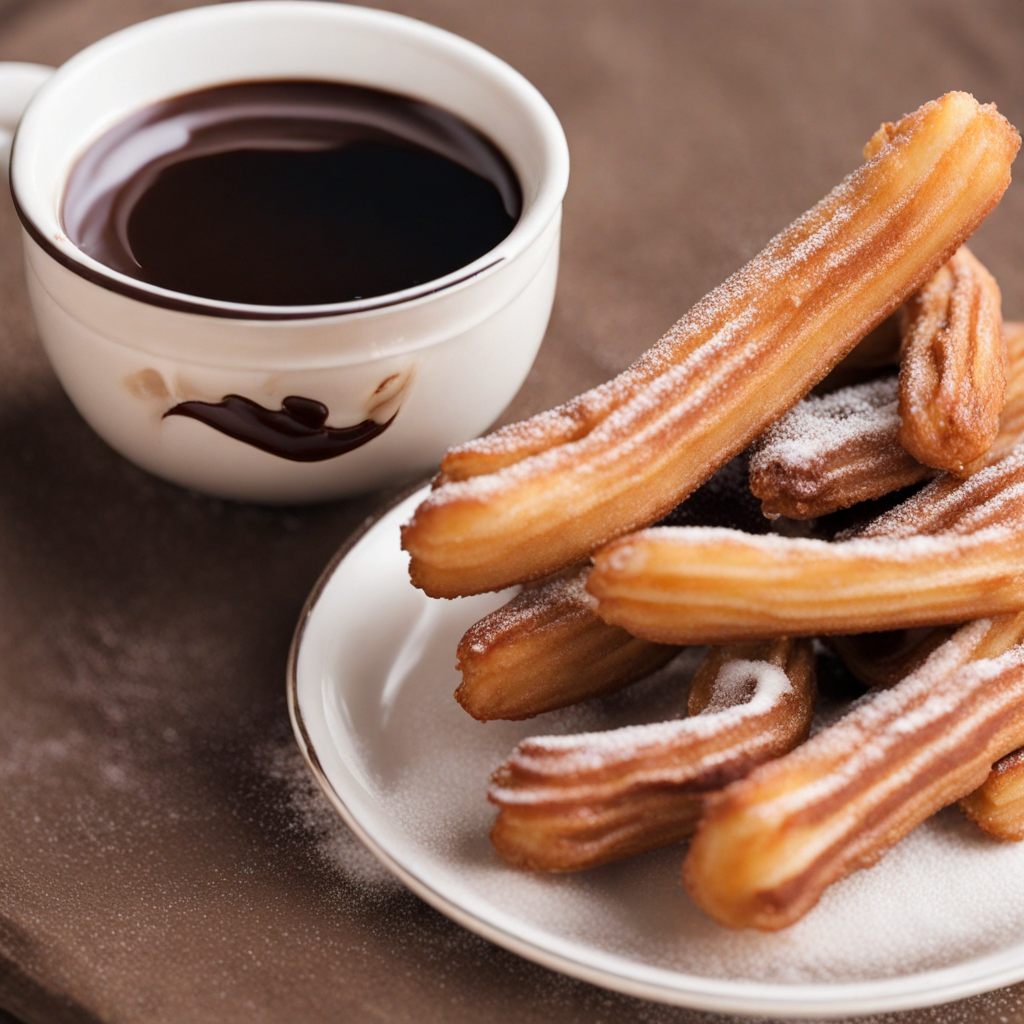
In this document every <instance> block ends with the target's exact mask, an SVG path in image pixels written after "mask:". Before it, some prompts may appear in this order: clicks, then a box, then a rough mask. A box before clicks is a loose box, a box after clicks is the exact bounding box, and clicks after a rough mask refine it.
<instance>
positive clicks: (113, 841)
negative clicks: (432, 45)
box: [0, 0, 1024, 1024]
mask: <svg viewBox="0 0 1024 1024" xmlns="http://www.w3.org/2000/svg"><path fill="white" fill-rule="evenodd" d="M186 5H187V4H184V3H178V2H177V0H34V2H24V0H21V2H19V0H6V2H2V0H0V59H16V60H31V61H42V62H46V63H59V62H60V61H62V60H64V59H65V58H67V57H69V56H70V55H71V54H72V53H74V52H75V51H76V50H78V49H79V48H80V47H82V46H83V45H85V44H87V43H89V42H91V41H92V40H94V39H97V38H99V37H100V36H103V35H105V34H106V33H108V32H110V31H112V30H114V29H116V28H119V27H121V26H123V25H127V24H129V23H131V22H133V21H136V20H139V19H141V18H145V17H149V16H152V15H155V14H159V13H162V12H164V11H167V10H171V9H173V8H174V7H176V6H186ZM392 6H393V9H396V10H399V11H401V12H403V13H407V14H411V15H414V16H417V17H420V18H423V19H425V20H428V21H431V22H434V23H436V24H438V25H441V26H443V27H445V28H448V29H451V30H453V31H455V32H458V33H460V34H462V35H465V36H467V37H468V38H470V39H472V40H474V41H476V42H478V43H481V44H482V45H484V46H485V47H488V48H489V49H491V50H493V51H494V52H495V53H497V54H498V55H499V56H501V57H503V58H505V59H506V60H508V61H509V62H510V63H511V64H512V65H513V66H515V67H517V68H518V69H519V70H521V71H522V72H524V73H525V74H526V75H527V76H528V77H529V78H530V79H531V80H532V81H533V82H534V83H535V84H536V85H537V86H538V87H539V88H540V89H541V91H542V92H543V93H544V94H545V95H546V96H547V97H548V99H549V100H550V101H551V103H552V104H553V106H554V108H555V110H556V111H557V113H558V114H559V116H560V117H561V119H562V121H563V123H564V125H565V129H566V132H567V134H568V138H569V145H570V149H571V154H572V161H573V169H572V181H571V185H570V189H569V195H568V199H567V202H566V207H565V229H564V230H565V234H564V245H563V267H562V276H561V281H560V285H559V292H558V299H557V302H556V305H555V312H554V318H553V320H552V324H551V329H550V331H549V333H548V337H547V340H546V342H545V345H544V348H543V350H542V352H541V355H540V358H539V359H538V361H537V364H536V367H535V368H534V371H533V373H532V374H531V376H530V378H529V380H528V382H527V384H526V386H525V387H524V388H523V390H522V392H521V394H520V395H519V397H518V398H517V399H516V400H515V402H514V403H513V408H512V409H511V410H509V412H508V414H507V418H511V417H513V416H518V415H521V414H524V413H528V412H533V411H536V410H538V409H541V408H544V407H547V406H548V405H551V404H553V403H555V402H557V401H559V400H561V399H564V398H566V397H568V396H569V395H571V394H574V393H575V392H577V391H579V390H580V389H582V388H584V387H586V386H589V385H592V384H595V383H597V382H599V381H601V380H604V379H605V378H606V377H608V376H609V375H610V374H612V373H614V372H615V371H617V370H619V369H621V368H622V367H624V366H625V365H626V364H627V363H628V362H629V361H630V360H631V359H632V358H633V357H634V356H635V355H636V354H637V353H639V352H640V351H641V350H642V349H644V348H645V347H647V346H648V345H649V344H650V343H651V342H652V341H653V340H654V339H655V338H657V337H658V336H659V335H660V334H661V332H662V331H663V330H664V328H665V327H666V326H667V325H668V324H669V323H671V322H672V321H673V320H674V319H675V318H676V317H677V316H678V315H679V314H680V313H681V312H682V311H684V310H685V309H686V308H687V307H688V306H689V305H690V304H691V303H692V302H693V301H694V300H695V299H697V298H698V297H700V296H701V295H702V294H703V293H704V292H705V291H706V290H708V289H709V288H710V287H712V286H713V285H715V284H717V283H718V282H719V281H720V280H722V278H723V277H725V275H726V274H728V273H729V272H730V271H732V270H733V269H735V268H736V267H738V266H739V265H740V264H742V263H743V262H744V261H745V260H746V259H747V258H748V257H749V256H751V255H752V254H753V253H755V252H756V251H757V250H758V249H759V248H760V247H761V245H762V244H763V243H764V241H765V240H766V239H767V238H768V237H769V236H770V235H771V234H773V233H774V232H775V231H777V230H778V229H780V228H782V227H783V226H785V225H786V224H787V223H788V222H789V221H790V220H791V219H792V218H793V217H794V216H795V215H797V214H798V213H800V212H801V211H802V210H804V209H805V208H806V207H807V206H808V205H810V204H811V203H812V202H814V201H815V200H817V199H818V198H819V197H820V196H821V195H822V194H823V193H824V192H825V191H826V190H827V189H828V188H830V187H831V186H832V185H833V184H834V183H835V182H837V181H838V180H839V178H840V177H841V176H842V175H843V174H844V173H845V172H847V171H848V170H850V169H852V168H853V167H854V166H855V165H856V164H857V163H858V162H859V150H860V146H861V144H862V143H863V142H864V141H865V140H866V139H867V138H868V136H869V135H870V134H871V132H872V131H873V130H874V129H875V128H876V127H877V125H878V123H879V122H880V121H882V120H885V119H890V118H894V117H896V116H898V115H900V114H902V113H903V112H905V111H907V110H911V109H913V108H915V107H917V106H918V105H919V104H920V103H921V102H923V101H924V100H927V99H929V98H931V97H933V96H936V95H938V94H940V93H942V92H944V91H946V90H948V89H951V88H959V89H969V90H971V91H973V92H974V93H975V94H976V95H977V96H978V97H979V98H982V99H985V100H995V101H996V102H997V103H998V104H999V107H1000V109H1001V110H1002V111H1004V112H1005V113H1006V114H1007V115H1008V116H1009V117H1010V119H1011V120H1012V121H1014V122H1015V123H1017V124H1024V6H1022V5H1021V4H1020V2H1019V0H1002V2H1000V0H972V2H971V3H969V4H968V3H963V2H962V0H948V2H947V0H941V2H939V0H937V2H924V0H922V2H911V0H903V2H900V3H894V2H893V0H830V2H827V3H826V2H822V0H759V2H754V0H701V2H697V0H687V2H683V0H676V2H669V0H644V2H636V0H632V2H631V0H500V2H493V0H492V2H488V3H483V2H480V0H475V2H474V0H398V2H396V3H395V4H393V5H392ZM1022 213H1024V188H1021V187H1020V186H1018V185H1014V186H1012V187H1011V189H1010V191H1009V192H1008V193H1007V195H1006V198H1005V199H1004V201H1003V203H1002V205H1001V206H1000V208H999V209H998V210H997V211H996V213H995V214H994V215H993V216H992V217H991V219H990V221H989V222H988V223H986V224H985V226H984V227H983V228H982V230H981V231H980V232H979V233H978V235H977V236H976V240H975V242H974V243H973V245H974V248H975V250H976V252H977V253H978V254H979V255H980V256H981V258H982V259H983V260H984V261H985V262H986V263H987V264H988V266H989V267H990V268H991V269H992V270H993V271H994V273H995V274H996V276H997V277H998V279H999V281H1000V283H1001V285H1002V288H1003V295H1004V307H1005V310H1006V312H1007V314H1008V316H1011V317H1018V318H1020V317H1022V316H1024V231H1022V230H1021V225H1022ZM20 261H21V257H20V246H19V234H18V226H17V223H16V219H15V216H14V214H13V211H12V209H11V205H10V202H9V200H8V199H7V198H0V309H2V311H3V313H2V317H0V1008H2V1010H7V1011H9V1012H10V1013H12V1014H14V1015H15V1016H16V1017H17V1018H19V1019H24V1020H26V1021H46V1022H54V1021H92V1020H102V1021H185V1020H188V1021H297V1020H301V1021H306V1022H317V1021H328V1020H330V1021H338V1020H344V1021H347V1022H353V1024H355V1022H362V1021H391V1022H402V1021H410V1022H413V1021H414V1022H417V1024H425V1022H433V1021H439V1022H440V1021H445V1022H461V1021H465V1022H474V1024H480V1022H510V1021H516V1022H517V1024H527V1022H533V1021H536V1022H541V1021H543V1022H558V1024H562V1022H565V1024H569V1022H581V1024H582V1022H584V1021H585V1022H587V1024H596V1022H598V1021H613V1020H614V1021H617V1022H646V1024H661V1022H683V1021H686V1022H691V1021H692V1022H696V1021H709V1020H712V1019H717V1018H711V1017H708V1016H707V1015H704V1014H699V1013H693V1012H688V1011H683V1010H677V1009H670V1008H666V1007H660V1006H657V1005H654V1004H649V1003H644V1002H641V1001H638V1000H633V999H629V998H625V997H622V996H618V995H614V994H610V993H607V992H604V991H602V990H600V989H598V988H594V987H591V986H589V985H585V984H582V983H579V982H575V981H570V980H568V979H565V978H562V977H560V976H558V975H556V974H553V973H551V972H548V971H546V970H544V969H542V968H540V967H537V966H534V965H533V964H530V963H528V962H526V961H524V960H521V959H519V958H518V957H516V956H514V955H512V954H510V953H507V952H505V951H503V950H501V949H498V948H496V947H494V946H492V945H490V944H489V943H487V942H485V941H483V940H482V939H479V938H477V937H475V936H474V935H471V934H470V933H468V932H466V931H464V930H462V929H461V928H460V927H458V926H457V925H455V924H453V923H451V922H449V921H448V920H447V919H445V918H444V917H442V916H441V915H439V914H437V913H435V912H434V911H432V910H430V909H429V908H428V907H426V906H425V905H424V904H422V903H421V902H419V900H417V899H416V898H415V897H413V896H412V895H411V894H409V893H408V892H406V891H405V890H404V889H402V888H401V887H400V886H399V885H398V884H397V883H394V882H392V881H390V880H389V879H388V878H387V876H385V875H384V873H383V872H382V871H381V870H380V869H379V868H377V867H376V866H375V862H374V861H373V860H372V858H370V857H369V855H368V854H366V853H364V852H363V851H362V849H361V847H359V845H358V844H357V843H356V841H355V840H354V839H353V838H352V837H351V836H350V835H349V834H348V833H347V832H346V830H345V828H344V826H342V825H341V824H340V822H338V821H337V820H336V819H335V817H334V815H333V814H332V813H331V812H330V810H329V809H328V808H327V806H326V804H325V802H324V801H323V800H322V799H321V798H320V797H319V795H318V794H317V793H316V792H315V791H314V789H313V787H312V784H311V783H310V782H309V780H308V776H307V775H306V772H305V769H304V767H303V765H302V763H301V760H300V758H299V756H298V754H297V752H296V749H295V746H294V743H293V741H292V738H291V734H290V729H289V725H288V720H287V714H286V709H285V700H284V665H285V656H286V652H287V649H288V643H289V640H290V637H291V632H292V628H293V626H294V624H295V620H296V617H297V615H298V612H299V609H300V607H301V605H302V601H303V599H304V597H305V595H306V593H307V592H308V591H309V589H310V587H311V586H312V584H313V582H314V581H315V579H316V577H317V575H318V573H319V572H320V570H321V568H322V567H323V565H324V564H325V563H326V562H327V560H328V559H329V557H330V556H331V554H332V552H333V551H334V550H335V548H337V547H338V546H339V545H340V543H341V542H342V541H343V540H344V539H345V537H346V535H347V534H348V533H349V532H350V531H351V530H352V529H353V528H354V527H355V526H357V525H358V524H359V523H360V522H361V521H362V520H363V519H364V517H366V516H367V515H369V514H371V513H372V512H373V511H374V510H375V509H377V508H379V507H380V506H381V505H382V504H383V502H384V501H386V500H387V498H388V497H389V496H388V495H386V494H375V495H371V496H368V497H366V498H364V499H361V500H358V501H351V502H345V503H339V504H336V505H330V506H323V507H318V508H306V509H297V510H273V511H271V510H266V509H261V508H255V507H247V506H242V505H235V504H231V503H227V502H222V501H216V500H212V499H208V498H205V497H201V496H199V495H196V494H191V493H187V492H185V491H182V490H179V489H177V488H175V487H172V486H170V485H169V484H164V483H162V482H160V481H158V480H155V479H153V478H152V477H150V476H148V475H147V474H145V473H144V472H142V471H141V470H138V469H136V468H135V467H134V466H132V465H130V464H129V463H127V462H125V461H124V460H122V459H121V458H120V457H119V456H117V455H115V454H114V453H113V452H112V451H110V450H109V449H108V448H107V447H106V446H105V445H104V444H103V443H102V442H101V441H100V440H99V439H98V438H97V437H96V436H95V435H94V434H93V433H92V432H91V431H90V429H89V428H88V427H86V426H85V424H84V423H83V422H82V421H81V420H80V419H79V417H78V415H77V414H76V413H75V411H74V410H73V409H72V407H71V405H70V403H69V402H68V400H67V398H65V397H64V395H63V393H62V392H61V390H60V388H59V387H58V385H57V383H56V381H55V379H54V377H53V375H52V373H51V371H50V369H49V367H48V365H47V363H46V360H45V358H44V356H43V354H42V352H41V350H40V348H39V346H38V343H37V341H36V339H35V336H34V332H33V328H32V324H31V320H30V316H29V312H28V308H27V304H26V298H25V288H24V283H23V280H22V275H21V270H20ZM2 1010H0V1016H2ZM886 1019H889V1018H886ZM892 1019H893V1020H894V1021H895V1020H900V1021H906V1022H911V1021H914V1022H923V1021H933V1022H940V1021H946V1022H958V1021H968V1020H970V1021H981V1022H990V1021H991V1022H996V1021H1011V1020H1012V1021H1020V1020H1024V988H1022V989H1015V990H1007V991H1006V992H1002V993H994V994H991V995H988V996H983V997H979V998H976V999H974V1000H971V1001H969V1002H968V1003H964V1004H959V1005H958V1006H955V1007H947V1008H944V1009H937V1010H931V1011H921V1012H917V1013H913V1014H908V1015H898V1016H894V1017H893V1018H892Z"/></svg>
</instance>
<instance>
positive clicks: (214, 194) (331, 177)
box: [62, 81, 522, 306]
mask: <svg viewBox="0 0 1024 1024" xmlns="http://www.w3.org/2000/svg"><path fill="white" fill-rule="evenodd" d="M521 208H522V195H521V191H520V187H519V183H518V181H517V179H516V176H515V173H514V172H513V170H512V168H511V166H510V165H509V163H508V161H507V159H506V158H505V157H504V155H503V154H502V153H501V152H500V151H499V150H498V149H497V147H496V146H495V145H494V144H493V143H491V142H490V141H489V140H488V139H487V138H485V137H484V136H483V135H482V134H480V133H479V132H478V131H476V130H475V129H473V128H471V127H470V126H469V125H467V124H465V123H464V122H463V121H461V120H460V119H459V118H457V117H455V116H454V115H453V114H450V113H448V112H447V111H444V110H441V109H439V108H437V107H434V106H432V105H430V104H427V103H421V102H419V101H417V100H413V99H410V98H408V97H405V96H398V95H396V94H393V93H388V92H382V91H380V90H376V89H366V88H362V87H358V86H351V85H339V84H336V83H331V82H307V81H279V82H243V83H237V84H234V85H226V86H219V87H216V88H211V89H204V90H202V91H200V92H195V93H190V94H188V95H185V96H179V97H176V98H174V99H170V100H167V101H165V102H162V103H158V104H155V105H153V106H150V107H147V108H145V109H144V110H142V111H140V112H138V113H136V114H134V115H132V116H131V117H129V118H127V119H126V120H124V121H122V122H121V123H120V124H118V125H117V126H115V127H114V128H112V129H111V130H110V131H108V132H107V133H106V134H105V135H103V136H102V137H101V138H100V139H99V140H98V141H97V142H96V143H94V144H93V145H92V146H91V147H90V148H89V149H88V150H87V151H86V153H85V154H84V155H83V156H82V157H81V159H80V160H79V161H78V163H77V164H76V165H75V167H74V168H73V170H72V172H71V175H70V177H69V179H68V184H67V188H66V191H65V195H64V202H63V211H62V212H63V221H64V227H65V231H66V232H67V235H68V237H69V238H70V239H71V241H72V242H74V243H75V245H77V246H78V247H79V248H80V249H82V250H83V251H84V252H86V253H88V254H89V255H90V256H93V257H94V258H95V259H96V260H98V261H99V262H101V263H103V264H105V265H106V266H108V267H110V268H111V269H113V270H117V271H120V272H121V273H123V274H126V275H128V276H130V277H133V278H136V279H137V280H139V281H144V282H147V283H150V284H153V285H157V286H159V287H162V288H166V289H169V290H171V291H175V292H181V293H185V294H187V295H193V296H199V297H202V298H209V299H218V300H222V301H228V302H239V303H251V304H256V305H263V306H307V305H322V304H323V305H326V304H331V303H339V302H348V301H352V300H357V299H365V298H370V297H373V296H380V295H385V294H388V293H391V292H398V291H403V290H405V289H407V288H412V287H415V286H417V285H421V284H424V283H427V282H429V281H433V280H436V279H437V278H440V277H444V276H445V275H447V274H450V273H452V272H454V271H457V270H458V269H459V268H460V267H464V266H466V265H468V264H470V263H472V262H474V261H475V260H477V259H478V258H479V257H481V256H483V255H485V254H486V253H487V252H489V251H490V250H491V249H493V248H494V247H495V246H496V245H497V244H498V243H499V242H500V241H502V239H504V238H505V237H506V236H507V235H508V234H509V233H510V232H511V231H512V228H513V227H514V226H515V224H516V221H517V220H518V218H519V215H520V212H521Z"/></svg>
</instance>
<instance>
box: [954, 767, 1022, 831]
mask: <svg viewBox="0 0 1024 1024" xmlns="http://www.w3.org/2000/svg"><path fill="white" fill-rule="evenodd" d="M959 806H960V810H961V811H963V813H964V814H965V815H966V816H967V817H968V818H970V819H971V821H973V822H974V823H975V824H976V825H977V826H978V827H979V828H980V829H982V830H983V831H984V832H986V833H988V835H990V836H992V837H993V838H995V839H1006V840H1010V841H1011V842H1015V843H1019V842H1020V841H1021V840H1022V839H1024V749H1018V750H1015V751H1013V753H1012V754H1007V755H1006V757H1003V758H1000V760H998V761H997V762H996V763H995V764H994V765H993V766H992V771H991V772H990V773H989V776H988V778H987V779H986V780H985V781H984V782H983V783H982V784H981V785H980V786H979V787H978V788H977V789H976V790H975V791H974V792H973V793H969V794H968V795H967V796H965V797H964V798H963V799H962V800H961V801H960V803H959Z"/></svg>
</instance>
